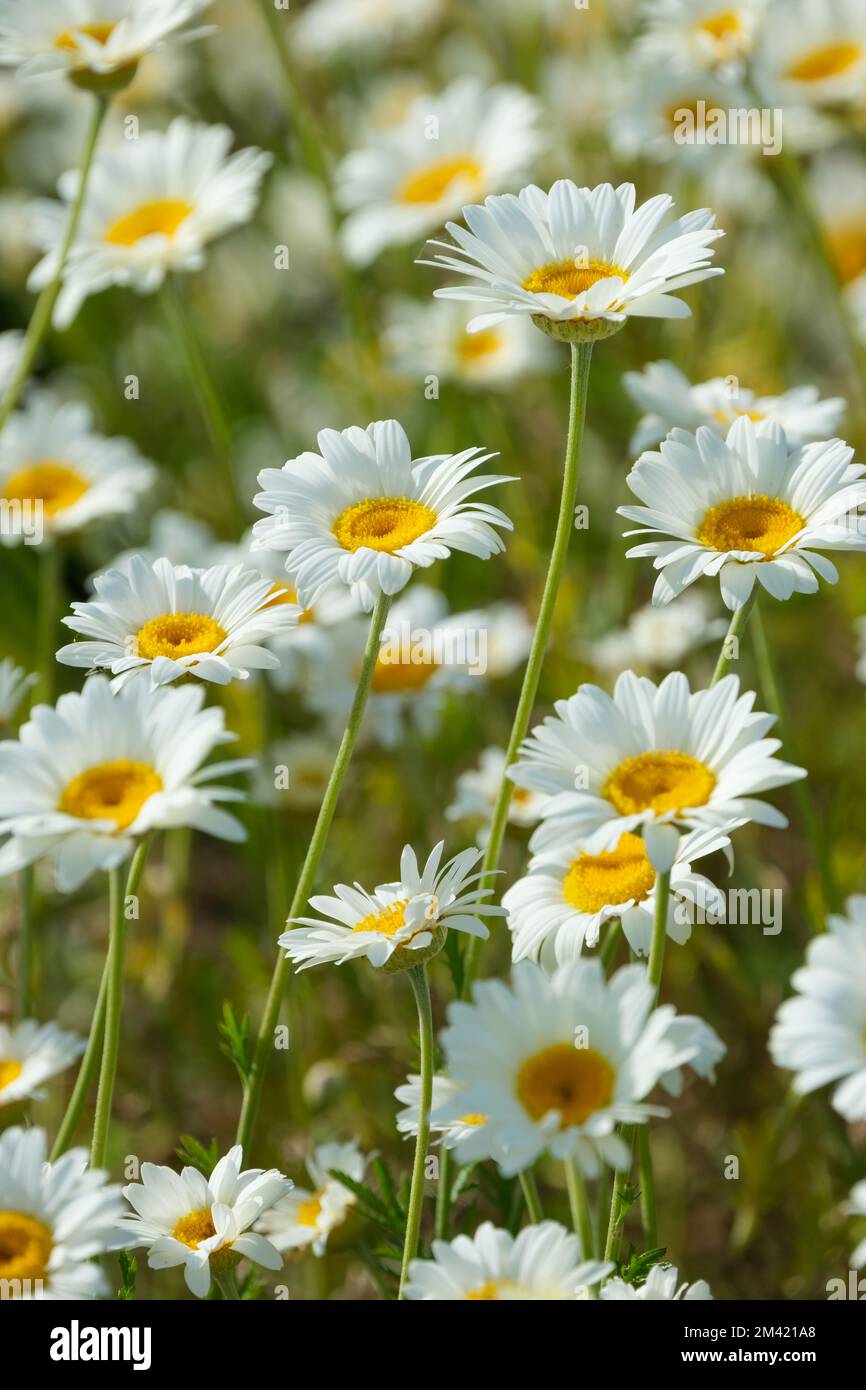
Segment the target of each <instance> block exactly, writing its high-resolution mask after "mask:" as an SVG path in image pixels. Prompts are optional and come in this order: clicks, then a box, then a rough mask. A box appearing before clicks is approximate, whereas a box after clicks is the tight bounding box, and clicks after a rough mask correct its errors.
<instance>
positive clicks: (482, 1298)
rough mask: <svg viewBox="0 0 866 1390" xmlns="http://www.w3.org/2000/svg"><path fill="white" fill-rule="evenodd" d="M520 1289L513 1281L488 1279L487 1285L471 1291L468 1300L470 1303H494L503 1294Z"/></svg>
mask: <svg viewBox="0 0 866 1390" xmlns="http://www.w3.org/2000/svg"><path fill="white" fill-rule="evenodd" d="M519 1288H520V1285H519V1284H515V1283H514V1281H513V1280H512V1279H488V1280H487V1282H486V1283H485V1284H479V1285H478V1288H477V1289H470V1291H469V1293H468V1294H467V1295H466V1298H467V1300H468V1301H469V1302H470V1303H493V1302H495V1300H496V1299H498V1297H499V1295H500V1293H501V1292H504V1291H505V1290H507V1289H515V1290H516V1289H519Z"/></svg>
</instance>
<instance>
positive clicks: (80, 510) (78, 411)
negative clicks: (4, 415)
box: [0, 391, 156, 545]
mask: <svg viewBox="0 0 866 1390" xmlns="http://www.w3.org/2000/svg"><path fill="white" fill-rule="evenodd" d="M155 477H156V469H155V468H154V466H153V464H152V463H148V462H147V461H146V460H145V459H143V458H142V457H141V455H140V454H139V452H138V450H137V449H136V447H135V445H134V444H131V443H130V441H129V440H127V439H106V438H104V436H102V435H100V434H97V433H96V432H95V430H94V429H93V422H92V419H91V415H90V411H89V410H88V409H87V407H86V406H83V405H79V404H77V403H75V402H66V403H62V402H60V401H59V400H57V399H56V397H54V396H53V395H51V394H50V393H49V392H47V391H38V392H35V393H34V394H33V395H32V396H31V397H30V399H29V400H28V402H27V404H26V405H25V407H24V409H23V410H20V411H17V412H16V413H15V414H14V415H12V416H11V418H10V420H9V423H8V424H7V426H6V428H5V429H4V431H3V434H2V437H0V503H2V504H5V505H4V513H5V516H6V517H7V518H9V524H8V525H4V526H3V528H2V530H0V539H2V541H3V542H4V543H5V544H7V545H14V544H16V543H18V542H20V541H23V540H26V541H27V543H28V544H30V545H32V544H38V543H40V542H41V541H44V540H48V541H50V540H52V539H53V538H54V537H55V536H59V535H66V534H67V533H70V532H73V531H79V530H80V529H81V528H82V527H83V526H88V525H90V524H91V523H92V522H94V521H98V520H100V519H101V518H102V517H108V516H118V515H121V514H126V513H128V512H131V511H134V510H135V508H136V506H137V505H138V502H139V499H140V498H141V496H142V495H143V494H144V493H145V492H146V491H147V490H148V489H149V488H150V487H151V486H152V484H153V481H154V479H155Z"/></svg>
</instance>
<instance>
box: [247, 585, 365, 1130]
mask: <svg viewBox="0 0 866 1390" xmlns="http://www.w3.org/2000/svg"><path fill="white" fill-rule="evenodd" d="M390 605H391V600H390V599H389V598H388V597H387V595H385V594H380V596H379V598H378V599H377V600H376V606H375V608H374V609H373V615H372V617H371V619H370V631H369V634H368V637H367V647H366V650H365V652H364V660H363V662H362V664H361V671H360V674H359V676H358V684H357V687H356V689H355V697H354V700H353V701H352V708H351V710H350V711H349V718H348V720H347V723H346V728H345V732H344V734H343V738H342V741H341V743H340V747H339V749H338V750H337V756H336V759H335V760H334V766H333V768H332V769H331V776H330V779H329V781H328V785H327V788H326V789H325V795H324V797H323V799H322V804H321V807H320V808H319V815H318V818H317V820H316V825H315V828H314V830H313V835H312V838H311V840H310V843H309V846H308V848H307V853H306V856H305V858H304V863H303V867H302V868H301V873H300V877H299V878H298V883H297V887H296V888H295V895H294V897H293V899H292V904H291V907H290V908H289V920H290V921H291V920H293V919H294V918H295V917H297V916H298V914H299V913H300V912H301V911H302V910H303V908H304V906H305V904H306V902H307V899H308V898H309V896H310V893H311V892H312V889H313V885H314V883H315V878H316V872H317V870H318V867H319V861H320V859H321V857H322V853H323V851H324V848H325V845H326V844H327V840H328V833H329V831H330V829H331V822H332V820H333V819H334V812H335V811H336V809H337V802H338V801H339V799H340V792H341V790H342V787H343V782H344V780H345V777H346V772H347V771H348V768H349V763H350V762H351V760H352V754H353V752H354V751H355V744H356V743H357V740H358V733H359V731H360V728H361V720H362V718H363V714H364V709H365V707H366V704H367V697H368V695H369V693H370V686H371V685H372V683H373V674H374V672H375V670H376V661H377V659H378V656H379V647H380V642H381V637H382V630H383V628H384V626H385V619H386V618H387V616H388V609H389V607H390ZM287 974H288V958H287V957H286V955H285V954H284V952H283V951H282V949H281V950H280V951H279V954H278V956H277V963H276V965H275V966H274V973H273V976H272V977H271V987H270V990H269V992H268V998H267V1002H266V1004H265V1011H264V1014H263V1015H262V1021H261V1025H260V1027H259V1033H258V1037H257V1039H256V1046H255V1051H254V1053H253V1061H252V1066H251V1068H250V1074H249V1077H248V1079H247V1084H246V1086H245V1088H244V1100H243V1105H242V1107H241V1114H240V1120H239V1122H238V1131H237V1141H236V1142H237V1143H238V1144H241V1145H242V1146H243V1148H244V1149H245V1150H246V1149H248V1148H249V1145H250V1140H251V1138H252V1135H253V1131H254V1129H255V1123H256V1118H257V1116H258V1111H259V1106H260V1104H261V1099H262V1087H263V1085H264V1079H265V1072H266V1070H267V1065H268V1060H269V1058H270V1054H271V1050H272V1048H273V1040H274V1028H275V1027H276V1023H277V1019H278V1017H279V1013H280V1006H281V1005H282V1002H283V995H284V993H285V988H286V976H287Z"/></svg>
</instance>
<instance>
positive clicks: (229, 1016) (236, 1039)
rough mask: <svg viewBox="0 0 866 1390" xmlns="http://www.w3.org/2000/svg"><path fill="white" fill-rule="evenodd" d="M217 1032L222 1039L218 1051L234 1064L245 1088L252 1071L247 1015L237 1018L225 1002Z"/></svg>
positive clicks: (231, 1007) (232, 1009)
mask: <svg viewBox="0 0 866 1390" xmlns="http://www.w3.org/2000/svg"><path fill="white" fill-rule="evenodd" d="M217 1031H218V1032H219V1035H220V1038H221V1039H222V1041H221V1043H220V1051H221V1052H222V1053H223V1054H224V1055H225V1056H226V1057H228V1059H229V1061H230V1062H233V1063H234V1066H235V1068H236V1069H237V1073H238V1076H239V1077H240V1079H241V1083H242V1085H244V1086H245V1085H246V1083H247V1081H248V1080H249V1075H250V1070H251V1069H252V1058H251V1056H250V1053H249V1039H250V1016H249V1014H244V1016H243V1018H238V1016H237V1014H236V1013H235V1011H234V1008H233V1006H232V1005H231V1004H230V1003H229V1002H228V1000H225V1001H224V1003H223V1017H222V1023H219V1024H218V1025H217Z"/></svg>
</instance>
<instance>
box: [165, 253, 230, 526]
mask: <svg viewBox="0 0 866 1390" xmlns="http://www.w3.org/2000/svg"><path fill="white" fill-rule="evenodd" d="M163 303H164V304H165V306H166V310H167V313H168V317H169V323H170V325H171V329H172V332H173V334H174V335H175V337H176V338H177V339H178V341H179V343H180V345H181V348H182V349H183V354H184V357H185V359H186V365H187V370H188V372H189V377H190V382H191V384H192V388H193V392H194V394H195V398H196V402H197V403H198V408H199V411H200V413H201V417H202V420H203V421H204V425H205V429H206V430H207V434H208V438H209V440H210V443H211V447H212V449H213V451H214V453H215V454H216V456H217V458H218V460H219V463H220V466H221V468H222V471H223V475H224V478H225V483H226V488H227V491H228V500H229V503H230V506H231V508H232V509H233V512H234V514H235V516H236V517H237V519H238V520H240V519H241V518H242V517H243V515H244V507H243V502H242V501H241V496H240V493H239V491H238V485H237V479H236V478H235V472H234V467H233V464H232V430H231V425H230V424H229V420H228V417H227V415H226V413H225V410H224V409H223V403H222V399H221V397H220V393H219V391H218V389H217V387H216V384H215V382H214V380H213V377H212V376H211V371H210V367H209V366H208V364H207V361H206V359H205V355H204V353H203V352H202V349H201V344H200V343H199V340H198V335H197V333H196V331H195V328H194V326H193V324H192V321H191V317H190V312H189V305H188V304H187V302H186V298H185V296H184V295H183V294H182V293H181V290H180V286H179V285H178V284H177V282H176V281H175V279H174V277H173V276H171V275H169V276H168V277H167V278H166V282H165V287H164V290H163Z"/></svg>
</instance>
